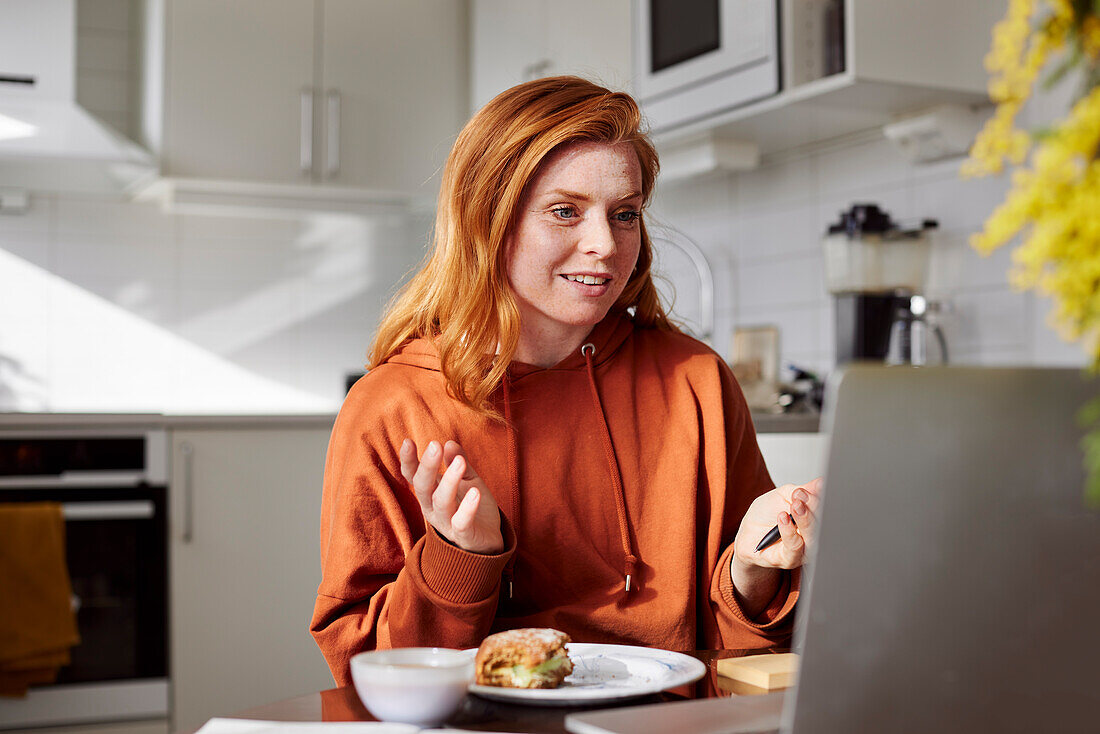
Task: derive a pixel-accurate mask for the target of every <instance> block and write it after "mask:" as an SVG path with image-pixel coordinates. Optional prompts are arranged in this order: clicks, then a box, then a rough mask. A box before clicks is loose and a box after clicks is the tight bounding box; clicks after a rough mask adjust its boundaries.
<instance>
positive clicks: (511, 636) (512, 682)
mask: <svg viewBox="0 0 1100 734" xmlns="http://www.w3.org/2000/svg"><path fill="white" fill-rule="evenodd" d="M567 642H569V635H567V634H565V633H564V632H559V631H558V630H555V629H534V628H528V629H517V630H507V631H506V632H498V633H496V634H495V635H489V636H488V637H486V638H485V641H484V642H482V643H481V647H479V648H478V650H477V657H476V658H475V659H474V666H475V668H476V669H477V684H478V685H481V686H499V687H504V688H557V687H558V686H560V685H561V682H562V681H563V680H565V676H567V675H569V674H570V673H572V672H573V662H572V661H571V660H570V659H569V655H567V654H566V652H565V644H566V643H567Z"/></svg>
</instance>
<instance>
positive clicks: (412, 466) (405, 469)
mask: <svg viewBox="0 0 1100 734" xmlns="http://www.w3.org/2000/svg"><path fill="white" fill-rule="evenodd" d="M397 456H398V458H399V459H401V476H403V477H405V481H406V482H408V483H409V484H412V481H413V475H414V474H416V467H417V465H418V464H417V461H416V444H414V443H413V442H412V441H410V440H409V439H407V438H406V439H405V440H404V441H402V442H401V448H400V450H398V452H397Z"/></svg>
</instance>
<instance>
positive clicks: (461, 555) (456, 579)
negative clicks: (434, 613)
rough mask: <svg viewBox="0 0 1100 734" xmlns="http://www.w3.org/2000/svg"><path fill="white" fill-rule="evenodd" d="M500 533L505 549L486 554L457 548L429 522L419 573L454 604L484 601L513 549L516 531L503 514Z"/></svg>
mask: <svg viewBox="0 0 1100 734" xmlns="http://www.w3.org/2000/svg"><path fill="white" fill-rule="evenodd" d="M500 532H501V535H503V536H504V551H503V552H501V553H496V554H493V555H486V554H482V553H471V552H470V551H467V550H463V549H462V548H459V547H458V546H457V545H454V544H453V543H451V542H449V541H448V540H447V539H446V538H444V537H443V536H442V535H440V534H439V532H438V531H437V530H436V529H435V528H433V527H432V526H431V525H428V526H427V528H426V530H425V533H424V547H423V551H422V552H421V554H420V574H421V576H422V577H423V578H424V581H425V583H427V585H428V588H429V589H431V590H432V591H433V592H435V593H436V594H439V596H441V597H443V598H444V599H447V600H448V601H451V602H454V603H456V604H472V603H474V602H479V601H484V600H485V599H487V598H489V597H490V596H491V595H493V594H495V593H496V590H497V588H498V587H499V585H500V577H501V574H502V573H503V571H504V567H505V566H506V565H507V564H508V561H509V559H511V557H512V554H513V553H515V550H516V534H515V532H514V531H513V530H512V526H511V524H510V523H509V522H508V520H507V519H506V518H505V517H504V513H501V516H500Z"/></svg>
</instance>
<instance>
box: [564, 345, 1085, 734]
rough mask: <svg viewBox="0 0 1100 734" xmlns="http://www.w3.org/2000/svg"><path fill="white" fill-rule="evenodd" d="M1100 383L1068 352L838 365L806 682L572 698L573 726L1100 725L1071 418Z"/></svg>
mask: <svg viewBox="0 0 1100 734" xmlns="http://www.w3.org/2000/svg"><path fill="white" fill-rule="evenodd" d="M1098 394H1100V382H1097V383H1092V384H1089V383H1086V382H1085V381H1084V380H1083V379H1082V377H1081V373H1080V372H1079V371H1078V370H1071V369H1015V368H1012V369H1009V368H965V367H941V368H904V367H874V366H856V367H852V368H849V369H847V370H845V371H844V372H843V373H841V374H838V375H837V376H836V378H835V379H833V380H831V381H830V384H829V392H828V395H827V399H826V415H825V421H824V426H825V429H826V430H828V431H829V432H830V446H829V452H828V462H827V466H826V471H825V478H826V490H825V495H826V497H825V501H824V507H823V511H822V518H821V519H822V524H821V533H820V536H819V542H818V546H817V549H816V555H815V558H814V561H813V563H812V564H811V566H810V568H809V571H810V574H809V577H808V579H807V582H806V589H805V591H804V596H803V598H802V599H801V600H800V602H799V611H798V619H797V625H796V635H795V642H796V649H798V651H799V652H801V655H802V662H801V671H800V675H799V682H798V685H797V686H796V687H795V688H794V689H792V690H791V691H790V692H789V693H788V694H787V695H786V696H785V698H784V697H783V696H781V695H776V694H772V695H769V696H763V697H740V698H738V697H734V698H721V699H705V700H700V701H686V702H682V703H665V704H656V705H649V706H637V707H632V708H621V709H617V710H616V709H612V710H605V711H596V712H588V713H578V714H572V715H570V716H569V717H567V719H566V728H567V729H569V730H570V731H572V732H576V733H577V734H603V733H607V734H611V733H618V732H621V733H622V734H643V733H644V732H649V731H668V730H670V729H676V730H684V731H692V732H698V733H702V734H705V733H706V732H762V731H775V730H777V729H778V730H780V731H782V732H784V734H810V733H812V734H840V733H841V732H844V733H845V734H848V733H850V732H921V733H922V734H924V733H926V732H929V731H934V732H936V734H955V733H956V732H958V733H960V734H961V733H962V732H966V734H973V733H974V732H998V733H1000V732H1045V731H1058V732H1060V733H1062V732H1086V731H1087V732H1096V731H1100V630H1098V628H1097V622H1098V620H1100V512H1098V511H1096V510H1093V509H1089V507H1088V506H1087V505H1086V503H1085V499H1084V489H1083V488H1084V473H1083V470H1082V465H1081V460H1082V457H1081V450H1080V448H1079V441H1080V437H1081V435H1082V431H1081V429H1080V428H1079V427H1078V425H1077V422H1076V420H1075V415H1076V413H1077V411H1078V410H1079V408H1080V407H1081V406H1082V405H1084V404H1085V402H1086V401H1087V400H1088V399H1089V398H1091V397H1095V396H1096V395H1098ZM655 727H657V728H655Z"/></svg>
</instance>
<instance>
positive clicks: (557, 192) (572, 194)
mask: <svg viewBox="0 0 1100 734" xmlns="http://www.w3.org/2000/svg"><path fill="white" fill-rule="evenodd" d="M641 195H642V192H641V191H632V192H630V193H629V194H627V195H626V196H624V197H622V198H621V199H619V201H626V200H627V199H634V198H637V197H639V196H641ZM544 196H564V197H565V198H567V199H577V200H579V201H592V197H590V196H586V195H585V194H582V193H580V192H577V191H568V190H566V189H553V190H551V191H547V192H546V193H545V194H544Z"/></svg>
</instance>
